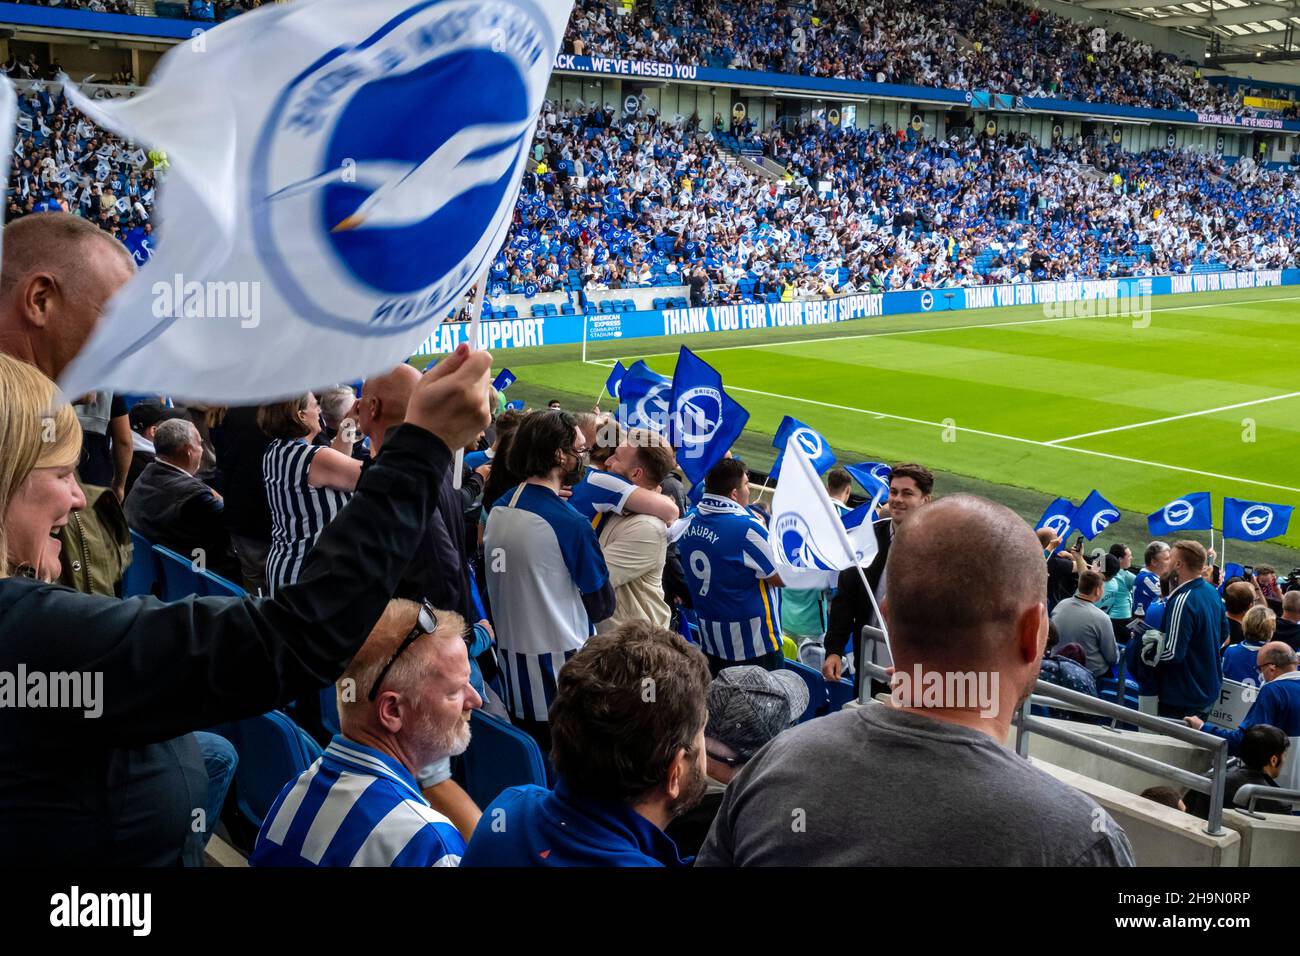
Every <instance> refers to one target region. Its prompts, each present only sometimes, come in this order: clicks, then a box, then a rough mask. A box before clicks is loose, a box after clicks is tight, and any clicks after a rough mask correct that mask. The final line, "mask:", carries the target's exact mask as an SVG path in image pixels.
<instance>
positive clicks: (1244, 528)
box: [1223, 498, 1294, 541]
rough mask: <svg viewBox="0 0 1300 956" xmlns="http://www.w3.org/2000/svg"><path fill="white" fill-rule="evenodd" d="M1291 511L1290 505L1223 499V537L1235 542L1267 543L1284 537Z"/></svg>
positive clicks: (1289, 521)
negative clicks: (1270, 539) (1272, 539)
mask: <svg viewBox="0 0 1300 956" xmlns="http://www.w3.org/2000/svg"><path fill="white" fill-rule="evenodd" d="M1292 510H1294V509H1293V508H1292V506H1291V505H1270V504H1267V503H1265V502H1262V501H1242V500H1241V499H1240V498H1224V499H1223V536H1224V537H1225V538H1232V539H1233V540H1235V541H1267V540H1268V539H1269V538H1276V537H1278V536H1279V535H1284V534H1286V529H1287V525H1289V524H1290V523H1291V512H1292Z"/></svg>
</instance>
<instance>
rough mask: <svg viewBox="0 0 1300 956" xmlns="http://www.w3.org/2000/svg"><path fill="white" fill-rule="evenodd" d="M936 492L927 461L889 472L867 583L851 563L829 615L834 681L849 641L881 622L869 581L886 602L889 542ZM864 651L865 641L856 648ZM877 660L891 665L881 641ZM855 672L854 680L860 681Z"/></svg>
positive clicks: (827, 667)
mask: <svg viewBox="0 0 1300 956" xmlns="http://www.w3.org/2000/svg"><path fill="white" fill-rule="evenodd" d="M933 497H934V475H933V474H931V473H930V469H928V468H926V467H925V466H924V465H918V464H915V463H913V462H909V463H907V464H902V465H895V466H894V468H893V469H892V471H891V472H890V475H889V517H888V518H880V519H878V520H877V521H874V522H872V525H871V529H870V533H871V535H872V536H873V538H874V539H875V545H876V556H875V559H874V560H873V561H872V562H871V564H870V565H869V566H868V567H867V570H866V578H867V581H866V586H863V583H862V579H861V578H860V577H859V576H858V573H857V571H856V569H850V570H848V571H845V572H844V573H842V574H841V575H840V578H839V589H838V590H837V591H836V592H835V600H833V601H832V602H831V612H830V621H829V623H828V624H827V627H826V661H825V663H824V664H823V665H822V676H823V677H825V678H826V679H827V680H829V681H837V680H839V679H840V678H841V677H843V676H844V655H845V653H846V651H847V650H848V645H849V641H855V646H856V644H857V643H860V642H861V639H862V629H863V628H864V627H867V626H876V627H878V626H880V622H878V621H877V619H876V613H875V609H874V608H873V607H872V604H871V600H870V597H869V596H868V594H867V587H870V589H871V592H872V593H873V594H874V595H875V597H876V602H877V603H879V604H883V603H884V602H885V600H886V596H887V588H888V586H889V582H888V580H887V576H886V574H885V564H886V562H887V561H888V560H889V546H890V543H891V542H892V541H893V540H894V535H895V533H896V532H897V530H898V527H899V525H900V524H902V523H903V522H905V521H906V520H907V517H908V516H909V515H910V514H912V513H913V512H915V511H916V510H917V509H919V508H921V507H923V506H925V505H928V504H929V503H930V502H931V501H932V500H933ZM857 651H858V653H861V651H862V649H861V647H858V648H857ZM873 662H874V663H876V664H881V665H882V666H886V667H887V666H889V665H890V664H892V663H893V662H892V661H891V660H890V659H889V652H888V650H887V649H886V648H883V647H877V648H876V649H875V654H874V661H873ZM859 673H860V671H855V672H854V681H855V684H857V683H860V682H859V679H858V676H857V675H858V674H859Z"/></svg>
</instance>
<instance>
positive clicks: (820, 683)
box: [781, 658, 827, 724]
mask: <svg viewBox="0 0 1300 956" xmlns="http://www.w3.org/2000/svg"><path fill="white" fill-rule="evenodd" d="M781 666H782V667H784V668H785V669H786V670H788V671H794V672H795V673H796V674H798V675H799V676H800V677H802V678H803V682H804V683H805V684H807V685H808V707H807V709H806V710H804V712H803V714H801V715H800V716H799V718H798V720H796V721H795V722H796V723H799V724H802V723H803V722H804V721H805V720H811V719H812V718H813V717H816V716H817V715H818V714H819V713H821V712H822V711H824V710H825V708H826V700H827V698H826V680H825V678H823V677H822V675H821V672H820V671H815V670H813V669H812V668H811V667H809V666H808V665H807V664H800V663H799V662H798V661H792V660H790V659H789V658H786V659H785V660H783V661H782V662H781Z"/></svg>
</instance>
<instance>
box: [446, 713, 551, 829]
mask: <svg viewBox="0 0 1300 956" xmlns="http://www.w3.org/2000/svg"><path fill="white" fill-rule="evenodd" d="M470 734H471V736H470V744H469V749H468V750H466V751H465V756H464V758H463V760H464V773H465V791H466V792H467V793H468V794H469V795H470V797H471V798H472V799H473V801H474V802H475V803H477V804H478V805H479V806H480V807H486V806H487V805H488V804H489V803H491V802H492V801H493V800H495V799H496V798H497V796H498V795H500V793H501V791H503V790H506V789H507V788H509V787H520V786H524V785H525V784H530V783H531V784H536V785H537V786H539V787H544V786H546V761H545V759H544V758H543V756H542V750H541V748H540V747H538V746H537V741H535V740H533V738H532V737H530V736H528V735H527V734H526V733H524V732H523V731H522V730H520V729H519V728H517V727H512V726H511V725H510V724H507V723H506V722H505V721H503V720H499V719H497V718H496V717H492V716H491V715H489V714H485V713H483V712H482V711H481V710H476V711H474V712H473V713H472V714H471V715H470Z"/></svg>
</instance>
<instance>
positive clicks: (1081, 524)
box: [1070, 491, 1119, 541]
mask: <svg viewBox="0 0 1300 956" xmlns="http://www.w3.org/2000/svg"><path fill="white" fill-rule="evenodd" d="M1118 520H1119V509H1118V508H1116V507H1115V506H1114V505H1113V504H1111V503H1110V502H1109V501H1107V500H1106V499H1105V498H1103V497H1102V496H1101V493H1100V492H1097V491H1093V492H1092V493H1091V494H1090V495H1088V497H1086V498H1084V499H1083V504H1081V505H1079V507H1078V508H1077V509H1076V510H1075V512H1074V517H1073V518H1072V519H1071V521H1070V524H1071V526H1072V527H1071V531H1077V532H1078V533H1079V534H1081V535H1083V536H1084V537H1085V538H1087V539H1088V540H1089V541H1091V540H1092V539H1093V538H1095V537H1097V535H1099V534H1101V533H1102V532H1103V531H1105V530H1106V529H1107V528H1108V527H1110V526H1111V525H1112V524H1114V523H1115V522H1116V521H1118Z"/></svg>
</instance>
